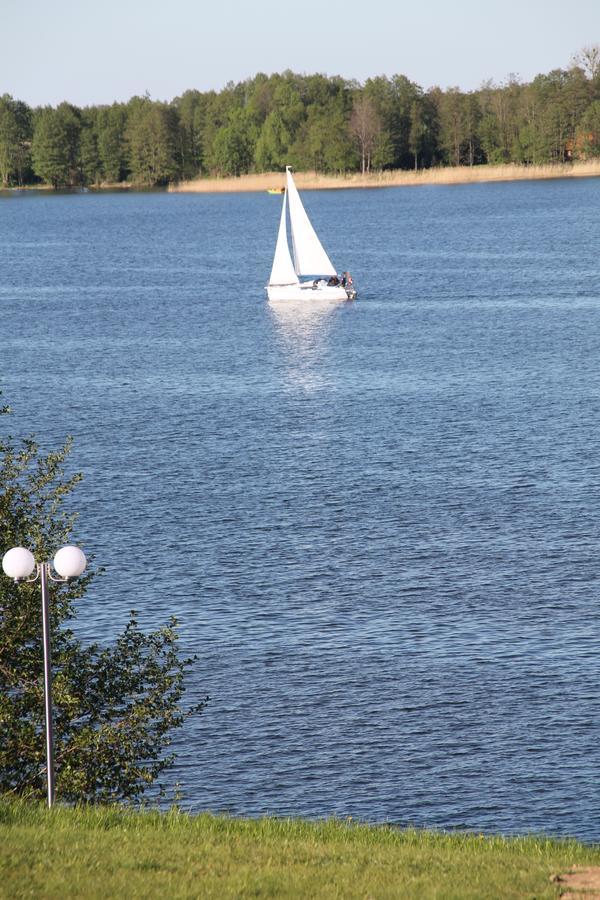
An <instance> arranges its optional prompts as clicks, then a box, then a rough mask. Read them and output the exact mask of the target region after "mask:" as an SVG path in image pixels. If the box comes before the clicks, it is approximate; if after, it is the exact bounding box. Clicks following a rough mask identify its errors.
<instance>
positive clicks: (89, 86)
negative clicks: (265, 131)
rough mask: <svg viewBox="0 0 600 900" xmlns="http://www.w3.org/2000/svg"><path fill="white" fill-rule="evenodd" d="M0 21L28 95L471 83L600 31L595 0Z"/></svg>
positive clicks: (108, 7) (74, 9)
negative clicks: (246, 84)
mask: <svg viewBox="0 0 600 900" xmlns="http://www.w3.org/2000/svg"><path fill="white" fill-rule="evenodd" d="M208 10H210V12H209V11H208ZM0 33H1V41H0V94H3V93H9V94H12V95H13V96H14V97H16V98H18V99H20V100H25V101H26V102H27V103H29V104H31V105H37V104H44V103H50V104H53V105H54V104H56V103H59V102H60V101H62V100H69V101H70V102H72V103H75V104H77V105H79V106H85V105H86V104H96V103H111V102H112V101H113V100H127V99H129V97H131V96H132V95H134V94H143V93H144V92H145V91H148V92H149V93H150V95H151V96H152V97H153V98H154V99H159V100H170V99H172V98H173V97H175V96H177V95H178V94H181V93H182V92H183V91H185V90H187V89H188V88H197V89H198V90H208V89H211V88H214V89H215V90H220V89H221V88H222V87H223V86H224V85H225V84H226V83H227V82H228V81H241V80H243V79H245V78H248V77H251V76H253V75H255V74H256V73H257V72H266V73H271V72H281V71H283V70H284V69H292V70H293V71H295V72H301V73H313V72H322V73H324V74H327V75H342V76H343V77H345V78H355V79H357V80H359V81H361V82H362V81H364V80H365V79H366V78H368V77H369V76H371V75H381V74H384V75H393V74H395V73H400V74H403V75H406V76H407V77H408V78H410V79H411V80H412V81H416V82H417V83H418V84H420V85H421V86H422V87H424V88H428V87H431V86H432V85H434V84H437V85H440V87H443V88H446V87H449V86H451V85H457V86H458V87H460V88H462V89H463V90H472V89H474V88H476V87H478V86H479V85H480V84H481V83H482V81H484V80H485V79H488V78H492V79H494V80H495V81H502V80H503V79H504V78H505V77H506V76H507V75H508V74H510V73H515V74H518V75H520V76H521V78H522V79H523V80H525V81H529V80H530V79H531V78H533V77H534V76H535V75H536V74H538V73H539V72H548V71H550V70H551V69H554V68H561V67H565V66H567V65H568V63H569V60H570V58H571V56H572V54H573V53H575V52H576V51H577V50H579V49H581V47H583V46H586V45H589V44H596V43H600V0H571V2H567V3H565V2H564V0H502V2H499V0H456V2H455V3H450V2H448V0H301V2H296V3H285V2H283V0H282V2H275V0H246V2H243V0H203V2H200V0H94V2H91V0H29V2H26V3H23V0H0Z"/></svg>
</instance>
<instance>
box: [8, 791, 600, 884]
mask: <svg viewBox="0 0 600 900" xmlns="http://www.w3.org/2000/svg"><path fill="white" fill-rule="evenodd" d="M574 864H578V865H593V864H596V865H598V864H600V847H598V846H595V847H589V846H585V845H582V844H579V843H577V842H575V841H558V840H547V839H545V838H540V837H524V838H503V837H483V836H481V835H473V834H444V833H435V832H428V831H414V830H402V829H396V828H391V827H372V826H366V825H355V824H353V823H351V822H346V821H339V820H329V821H326V822H305V821H302V820H282V819H269V818H265V819H259V820H248V819H231V818H225V817H217V816H211V815H200V816H187V815H184V814H180V813H177V812H170V813H166V814H160V813H157V812H141V813H135V812H131V811H128V810H126V809H121V808H113V807H110V808H98V809H93V808H82V809H66V808H60V807H55V808H54V810H53V811H52V812H48V811H47V810H45V809H44V807H42V806H37V805H31V804H21V803H2V802H0V896H1V897H7V898H20V897H43V898H58V897H60V898H68V897H86V898H95V897H123V898H131V897H140V898H141V897H144V898H154V897H156V898H158V897H160V898H180V897H214V898H219V900H220V898H229V897H232V898H233V897H236V898H249V897H311V898H312V897H318V898H321V897H322V898H333V897H336V898H354V897H361V898H380V897H401V898H413V897H414V898H419V900H422V898H430V897H439V898H444V900H446V898H453V897H456V898H461V900H462V898H469V897H471V898H477V900H482V898H494V900H496V898H501V897H518V898H524V897H528V898H534V897H535V898H542V897H557V896H558V894H559V891H558V889H557V886H556V885H555V884H553V883H552V882H551V880H550V879H551V877H552V876H553V875H554V874H556V873H559V872H563V871H565V870H567V869H569V868H570V867H571V866H572V865H574Z"/></svg>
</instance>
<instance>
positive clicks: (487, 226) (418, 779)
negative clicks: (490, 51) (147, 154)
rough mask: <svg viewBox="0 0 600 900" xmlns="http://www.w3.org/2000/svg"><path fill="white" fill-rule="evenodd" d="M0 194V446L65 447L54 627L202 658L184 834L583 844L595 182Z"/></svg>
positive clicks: (598, 604)
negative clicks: (74, 578) (338, 274)
mask: <svg viewBox="0 0 600 900" xmlns="http://www.w3.org/2000/svg"><path fill="white" fill-rule="evenodd" d="M305 201H306V206H307V208H308V210H309V214H310V215H311V217H312V219H313V221H314V223H315V226H316V228H317V230H318V232H319V234H320V235H321V237H322V238H323V242H324V244H325V246H326V248H327V250H328V252H329V253H330V255H331V256H332V258H333V260H334V262H335V263H336V265H337V266H338V267H339V268H340V269H342V268H348V269H350V270H351V271H352V273H353V275H354V277H355V280H356V282H357V285H358V287H359V291H360V295H359V299H358V301H357V302H355V303H346V304H340V305H333V306H327V305H326V306H320V305H316V306H310V307H300V308H299V307H297V306H294V307H273V306H270V305H269V304H268V303H267V302H266V298H265V294H264V289H263V286H264V284H265V282H266V280H267V278H268V274H269V271H270V266H271V261H272V255H273V250H274V244H275V237H276V231H277V225H278V218H279V211H280V203H281V200H280V199H278V198H277V197H273V196H270V195H268V194H266V193H265V194H221V195H200V194H197V195H185V194H166V193H147V194H134V193H131V194H77V195H56V196H54V195H48V194H46V193H43V194H38V193H27V194H15V193H13V194H4V195H1V199H0V310H1V319H0V328H1V333H2V338H1V342H0V354H1V355H0V387H1V388H2V390H3V393H4V398H3V399H4V400H5V401H7V402H9V403H10V404H11V406H12V408H13V410H14V414H13V416H11V417H10V420H7V419H6V418H4V419H3V420H2V422H1V425H2V429H3V430H4V431H6V430H7V429H9V430H10V431H12V433H13V434H16V435H23V434H26V433H28V432H30V431H35V432H36V433H37V434H38V436H39V438H40V441H41V443H42V444H43V446H44V447H47V448H51V447H55V446H57V445H59V444H60V443H61V442H62V440H63V438H64V436H65V435H66V434H67V433H70V434H72V435H73V436H74V439H75V443H74V451H73V456H72V459H71V463H70V466H71V468H72V470H73V471H75V470H81V471H83V472H84V474H85V480H84V483H83V485H82V486H81V487H80V488H79V489H78V491H77V495H76V498H75V501H74V503H75V506H76V508H77V509H78V510H79V512H80V518H79V522H78V526H77V538H78V540H80V541H81V543H82V546H83V547H84V548H85V550H86V551H87V552H90V553H93V554H94V555H95V558H96V562H97V563H98V564H102V565H103V566H105V567H106V574H105V575H104V577H102V578H101V579H98V580H97V581H96V582H95V583H94V585H93V588H92V589H91V590H90V592H89V593H88V595H87V597H86V598H85V600H84V601H82V604H81V607H80V613H79V619H78V626H77V627H78V629H79V631H80V633H81V634H82V636H83V637H84V638H85V639H86V640H87V639H90V640H92V639H93V640H101V641H102V640H109V639H110V638H111V637H113V636H114V634H115V633H116V632H117V631H118V630H119V629H120V628H121V627H122V626H123V624H124V623H125V621H126V619H127V614H128V611H129V609H130V608H136V609H138V610H139V612H140V616H141V620H142V623H143V625H144V626H145V627H148V628H156V627H158V626H159V625H160V624H161V623H162V622H164V620H165V619H166V618H167V617H168V616H169V615H170V614H172V613H173V614H175V615H176V616H177V617H178V618H179V619H180V621H181V628H182V640H183V645H184V648H185V649H186V650H188V651H193V652H195V653H197V654H198V660H197V662H196V663H195V666H194V671H193V674H192V676H191V679H190V689H189V694H188V696H189V699H190V700H194V699H199V698H200V697H202V696H203V695H204V694H205V693H209V694H210V696H211V698H212V700H211V703H210V705H209V707H208V708H207V710H206V711H205V713H204V714H203V715H202V716H201V717H199V718H197V719H196V720H193V721H190V722H188V723H187V725H186V727H185V729H184V730H183V731H182V732H181V734H180V735H179V737H178V739H177V741H176V745H175V749H176V751H177V753H178V759H177V764H176V766H175V768H174V770H173V771H172V773H171V775H170V776H169V778H168V780H167V784H168V786H170V787H171V788H172V787H173V786H174V785H175V784H176V783H178V782H179V783H181V785H182V787H183V791H184V795H185V802H186V804H187V806H188V807H189V808H191V809H193V810H202V809H212V810H214V811H221V810H227V811H229V812H231V813H233V814H241V815H252V816H254V815H259V814H262V813H272V814H278V815H288V814H291V815H301V816H308V817H320V816H329V815H339V816H353V817H355V818H359V819H365V820H368V821H372V822H396V823H400V824H409V823H410V824H414V825H418V826H433V827H440V828H467V829H477V830H482V831H490V832H496V831H503V832H527V831H532V830H533V831H545V832H548V833H553V834H573V835H577V836H579V837H580V838H583V839H587V840H600V813H599V811H598V806H599V804H598V799H599V798H598V775H599V771H600V739H599V720H600V583H599V573H600V534H599V530H600V529H599V514H600V374H599V363H600V255H599V248H600V215H599V212H600V179H579V180H556V181H549V182H523V183H513V184H481V185H469V186H452V187H420V188H396V189H385V190H384V189H382V190H356V191H337V192H333V191H331V192H314V193H307V194H306V195H305Z"/></svg>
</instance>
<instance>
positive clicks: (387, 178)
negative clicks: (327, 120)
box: [168, 159, 600, 194]
mask: <svg viewBox="0 0 600 900" xmlns="http://www.w3.org/2000/svg"><path fill="white" fill-rule="evenodd" d="M594 176H596V177H598V176H600V159H598V160H588V161H586V162H575V163H556V164H545V165H541V166H524V165H517V164H516V163H508V164H506V165H501V166H491V165H483V166H446V167H440V168H435V169H420V170H419V171H418V172H410V171H406V170H404V169H395V170H392V171H386V172H372V173H369V174H368V175H361V174H360V173H356V174H352V175H320V174H318V173H316V172H295V173H294V180H295V182H296V185H297V187H298V188H299V189H300V190H304V191H311V190H336V189H347V188H378V187H410V186H413V187H414V186H416V185H426V184H432V185H435V184H440V185H443V184H472V183H479V182H486V181H528V180H531V179H545V178H586V177H587V178H591V177H594ZM284 184H285V174H284V173H282V172H264V173H262V174H260V175H240V176H238V177H230V178H197V179H195V180H193V181H181V182H179V184H173V185H169V188H168V190H169V191H170V192H172V193H206V194H216V193H240V192H245V191H268V190H274V189H277V188H282V187H283V186H284Z"/></svg>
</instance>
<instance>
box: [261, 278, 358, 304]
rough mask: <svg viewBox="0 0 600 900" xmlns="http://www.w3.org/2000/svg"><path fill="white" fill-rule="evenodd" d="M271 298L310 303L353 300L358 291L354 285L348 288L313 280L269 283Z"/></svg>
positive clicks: (268, 291) (269, 296)
mask: <svg viewBox="0 0 600 900" xmlns="http://www.w3.org/2000/svg"><path fill="white" fill-rule="evenodd" d="M267 296H268V298H269V300H290V301H292V302H293V301H298V300H302V301H303V302H306V303H310V301H311V300H353V299H354V297H355V296H356V292H355V291H354V288H353V287H348V289H346V288H344V287H342V286H341V285H336V286H333V285H328V284H317V285H316V287H315V285H314V283H313V282H312V281H308V282H306V283H305V284H283V285H277V284H272V285H267Z"/></svg>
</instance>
